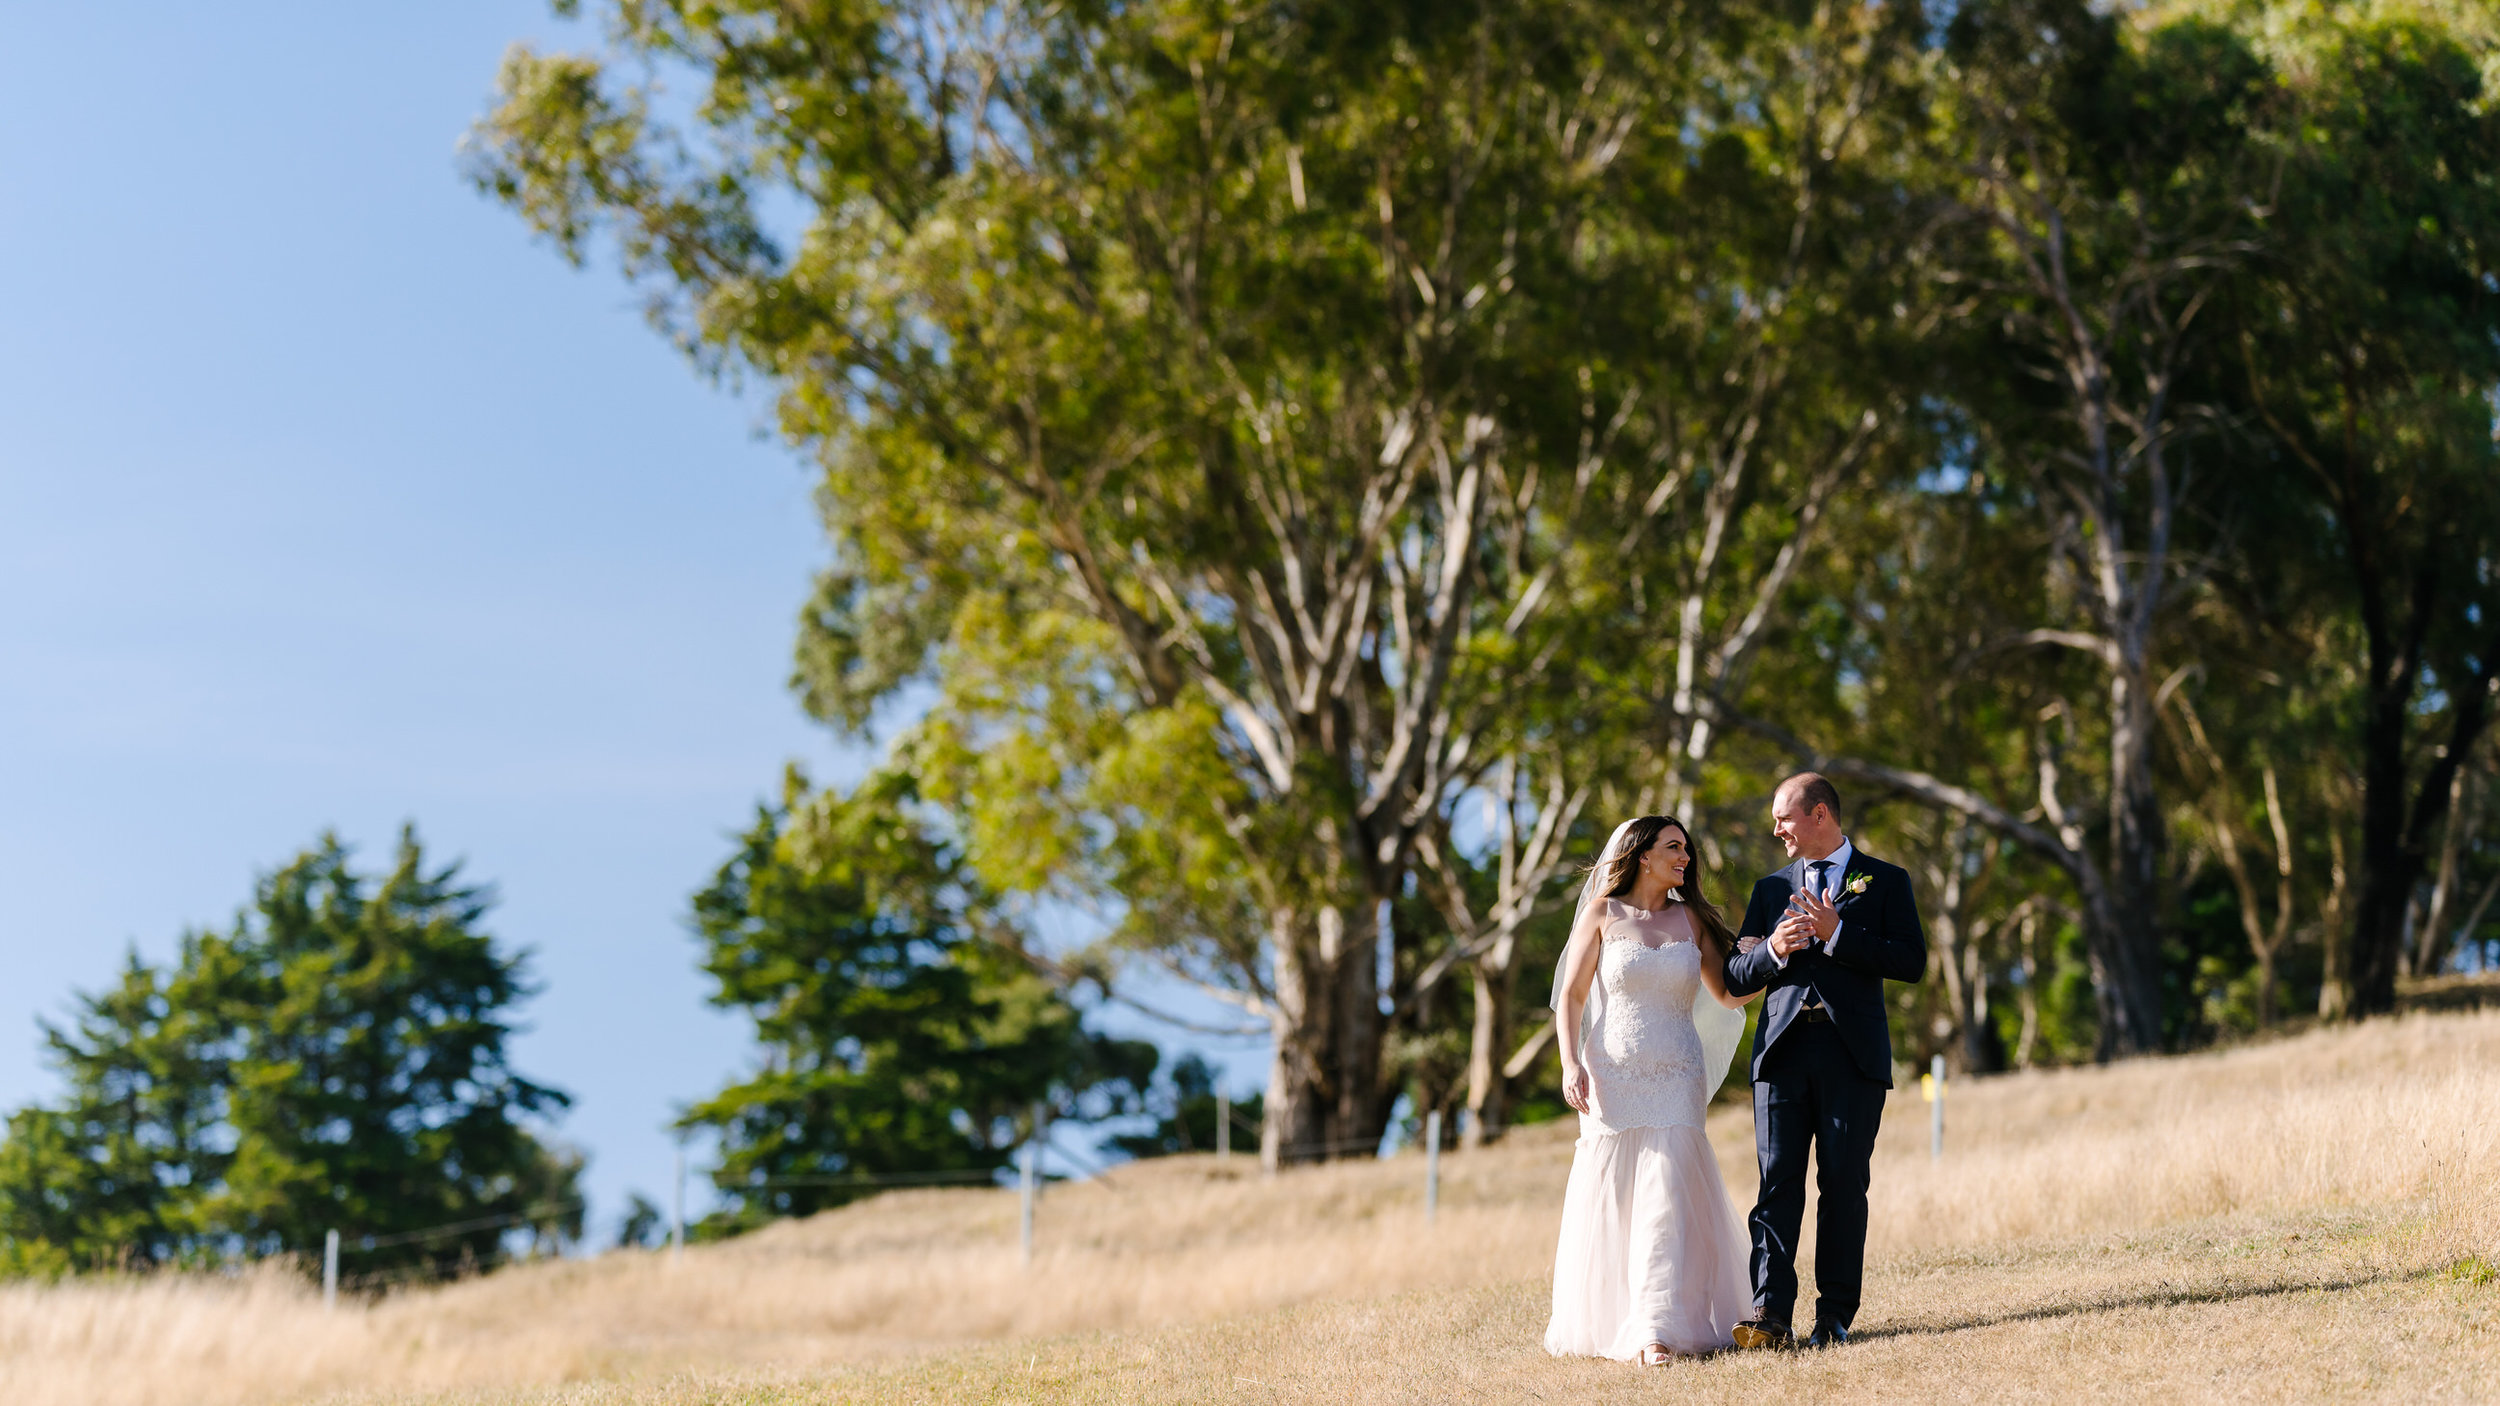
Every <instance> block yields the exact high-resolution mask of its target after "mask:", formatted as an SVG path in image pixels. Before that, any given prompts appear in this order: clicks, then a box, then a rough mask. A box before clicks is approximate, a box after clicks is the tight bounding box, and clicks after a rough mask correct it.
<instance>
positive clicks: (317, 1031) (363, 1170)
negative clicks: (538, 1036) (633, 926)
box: [0, 831, 581, 1274]
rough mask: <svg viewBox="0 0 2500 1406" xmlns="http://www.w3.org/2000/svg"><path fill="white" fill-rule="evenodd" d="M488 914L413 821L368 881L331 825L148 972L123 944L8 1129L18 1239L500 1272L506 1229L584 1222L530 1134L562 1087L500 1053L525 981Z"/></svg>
mask: <svg viewBox="0 0 2500 1406" xmlns="http://www.w3.org/2000/svg"><path fill="white" fill-rule="evenodd" d="M490 903H491V898H490V897H489V895H488V894H487V893H486V892H485V891H484V890H481V889H477V888H473V887H467V886H464V885H462V884H461V883H460V882H459V879H458V874H457V867H456V866H453V867H447V868H443V869H439V870H434V871H431V872H429V871H428V870H427V868H426V867H425V860H424V854H423V851H422V848H421V847H420V845H419V844H418V841H417V839H416V836H415V834H414V832H413V831H409V832H404V833H403V834H402V836H401V838H400V843H399V849H398V853H397V855H396V857H395V861H394V863H393V865H392V867H391V868H390V869H389V870H388V871H386V872H385V873H383V874H381V875H379V876H367V875H360V874H358V873H357V872H355V870H354V868H353V867H352V865H351V863H350V855H349V852H348V850H347V849H346V848H345V847H344V846H343V845H341V844H340V843H339V842H338V840H337V839H336V838H334V837H324V839H323V840H322V841H321V843H320V844H319V845H318V846H316V847H315V848H313V849H312V850H309V851H307V852H305V853H304V854H303V855H301V856H299V857H298V858H297V859H296V860H294V861H293V862H292V863H290V864H288V865H287V866H286V867H284V868H282V869H280V870H278V871H277V872H276V873H274V874H271V875H270V876H269V877H268V878H266V879H264V880H263V881H262V882H261V884H260V885H259V889H258V892H257V894H256V896H255V899H254V903H253V905H252V907H251V908H250V909H248V910H247V911H246V912H245V913H244V914H243V915H242V916H241V917H240V918H238V920H237V921H236V923H235V925H234V927H233V928H232V929H230V930H227V931H224V932H216V931H211V932H199V933H193V934H190V935H187V936H186V937H185V938H184V939H183V941H182V945H181V949H180V951H179V953H178V955H177V957H176V959H175V960H174V962H172V963H171V964H170V965H168V966H165V967H162V968H159V967H154V966H151V965H149V964H147V963H144V962H141V961H140V960H139V959H138V958H136V957H135V956H134V957H132V958H131V959H130V961H129V962H128V963H127V965H126V966H125V969H124V972H123V975H122V979H121V981H120V982H119V983H118V984H117V985H115V986H114V987H112V988H110V989H108V990H106V991H104V992H101V993H97V994H94V995H89V996H84V997H82V998H80V1001H79V1011H78V1015H77V1018H76V1020H75V1022H74V1023H73V1025H72V1026H71V1028H68V1029H51V1030H48V1031H47V1041H48V1043H49V1045H50V1046H51V1050H52V1053H53V1057H54V1060H55V1062H56V1063H57V1064H58V1065H59V1067H60V1068H61V1071H62V1073H63V1075H64V1077H65V1079H66V1081H67V1083H68V1085H69V1088H68V1092H67V1096H66V1098H65V1100H64V1101H63V1103H62V1104H61V1105H60V1106H59V1107H56V1108H42V1107H36V1108H29V1109H25V1110H21V1111H20V1112H19V1113H17V1114H16V1115H14V1116H13V1117H12V1119H11V1121H10V1134H9V1138H8V1141H7V1142H6V1143H5V1144H0V1230H4V1231H5V1234H6V1235H7V1236H8V1238H9V1240H10V1241H11V1242H12V1245H13V1250H12V1254H13V1255H14V1256H15V1257H16V1258H17V1259H18V1260H19V1262H20V1263H21V1264H23V1265H26V1266H28V1267H36V1266H40V1265H43V1264H53V1265H66V1266H71V1267H93V1266H110V1265H133V1266H146V1265H162V1264H171V1263H184V1262H206V1261H216V1260H224V1259H230V1258H234V1257H237V1256H247V1257H248V1256H262V1255H274V1254H283V1253H297V1254H302V1253H307V1252H312V1251H316V1250H317V1249H318V1247H319V1246H320V1244H321V1242H322V1239H323V1236H324V1234H325V1233H326V1232H327V1231H329V1230H332V1229H337V1230H340V1231H342V1232H343V1233H344V1234H345V1235H346V1236H347V1237H348V1240H347V1244H348V1247H349V1249H350V1250H351V1251H352V1252H353V1253H351V1255H350V1257H349V1265H348V1267H349V1270H350V1272H351V1273H355V1274H366V1273H393V1272H426V1271H439V1270H446V1269H450V1268H453V1267H456V1266H458V1265H461V1264H474V1263H481V1262H488V1261H491V1260H492V1259H494V1258H496V1257H497V1256H498V1255H499V1253H500V1246H501V1243H502V1240H503V1238H504V1236H505V1235H506V1234H507V1233H509V1232H510V1231H511V1230H513V1229H515V1228H520V1229H524V1230H527V1231H531V1232H534V1233H535V1234H536V1235H537V1236H538V1237H539V1238H540V1239H541V1240H542V1241H546V1240H552V1239H557V1238H569V1237H572V1236H576V1235H578V1234H579V1226H580V1215H581V1212H580V1199H579V1197H578V1195H577V1194H576V1191H575V1179H576V1177H577V1174H578V1172H579V1165H580V1164H579V1161H578V1159H577V1158H575V1157H573V1156H572V1155H571V1154H568V1153H565V1152H563V1151H561V1150H558V1149H556V1148H553V1147H551V1146H550V1145H549V1144H547V1143H546V1142H544V1141H542V1140H541V1139H540V1137H539V1136H538V1135H537V1134H536V1133H534V1132H533V1131H532V1130H531V1127H530V1126H529V1124H530V1123H531V1122H532V1121H535V1120H536V1119H538V1118H541V1117H544V1116H546V1115H549V1114H552V1113H554V1112H555V1111H556V1110H558V1109H561V1108H562V1107H563V1106H564V1105H565V1102H566V1100H565V1096H564V1095H563V1094H561V1093H558V1092H557V1091H555V1090H553V1089H550V1088H547V1087H545V1086H543V1085H540V1084H537V1083H534V1082H532V1081H530V1080H528V1079H526V1078H523V1077H521V1076H520V1075H519V1074H517V1073H515V1072H514V1071H513V1070H512V1068H511V1065H510V1062H509V1059H508V1056H507V1054H506V1051H505V1045H506V1042H507V1041H508V1039H509V1037H510V1035H511V1033H512V1027H511V1025H510V1023H509V1011H510V1008H511V1007H512V1006H513V1005H515V1004H516V1003H518V1002H519V1001H520V1000H522V999H524V998H525V997H526V996H527V995H528V994H530V988H529V986H528V984H527V981H526V979H525V976H524V973H523V958H521V957H520V956H518V955H513V954H507V953H505V952H502V951H499V950H497V948H496V945H495V942H494V940H493V939H492V937H490V936H489V935H488V934H486V933H485V932H483V931H481V930H480V926H479V925H480V923H481V921H482V920H483V918H484V916H485V914H486V912H487V909H488V907H489V906H490ZM446 1224H452V1225H458V1226H462V1227H463V1228H461V1229H457V1230H454V1231H451V1232H448V1233H442V1234H436V1233H434V1232H436V1231H437V1230H439V1228H440V1227H443V1226H445V1225H446ZM368 1238H371V1239H375V1240H380V1241H382V1242H384V1243H382V1244H380V1245H376V1246H371V1247H367V1246H366V1245H365V1241H366V1240H367V1239H368Z"/></svg>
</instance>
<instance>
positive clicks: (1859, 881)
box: [1840, 874, 1875, 894]
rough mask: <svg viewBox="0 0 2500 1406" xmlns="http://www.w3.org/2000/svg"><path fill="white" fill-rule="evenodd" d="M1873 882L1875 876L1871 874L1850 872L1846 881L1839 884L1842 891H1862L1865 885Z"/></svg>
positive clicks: (1855, 892)
mask: <svg viewBox="0 0 2500 1406" xmlns="http://www.w3.org/2000/svg"><path fill="white" fill-rule="evenodd" d="M1873 882H1875V876H1874V875H1872V874H1852V875H1850V876H1849V878H1848V880H1847V881H1846V882H1844V883H1843V884H1841V886H1840V888H1841V892H1843V893H1852V894H1857V893H1864V892H1866V886H1867V885H1868V884H1871V883H1873Z"/></svg>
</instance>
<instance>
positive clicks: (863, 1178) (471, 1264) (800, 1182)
mask: <svg viewBox="0 0 2500 1406" xmlns="http://www.w3.org/2000/svg"><path fill="white" fill-rule="evenodd" d="M1219 1117H1220V1118H1221V1120H1222V1122H1223V1123H1224V1124H1225V1125H1226V1127H1227V1130H1228V1131H1238V1132H1241V1133H1243V1134H1245V1135H1246V1136H1247V1137H1248V1139H1249V1145H1250V1146H1251V1147H1252V1148H1255V1147H1257V1146H1258V1145H1259V1140H1260V1138H1261V1137H1262V1135H1263V1133H1264V1131H1265V1129H1264V1128H1263V1127H1262V1126H1261V1125H1260V1124H1259V1123H1256V1122H1252V1121H1251V1120H1250V1119H1248V1118H1245V1117H1243V1116H1242V1114H1241V1113H1240V1112H1239V1110H1237V1109H1235V1108H1233V1107H1232V1106H1231V1105H1230V1102H1229V1101H1226V1103H1225V1106H1224V1107H1223V1108H1222V1109H1221V1110H1220V1113H1219ZM1432 1121H1433V1123H1434V1124H1435V1125H1436V1131H1437V1125H1438V1123H1439V1121H1440V1120H1439V1118H1438V1117H1437V1116H1436V1117H1435V1118H1434V1119H1433V1120H1432ZM1384 1140H1385V1139H1384V1138H1383V1137H1363V1138H1337V1139H1326V1140H1317V1141H1309V1142H1295V1143H1286V1144H1284V1145H1283V1146H1280V1147H1279V1148H1277V1149H1276V1153H1277V1160H1278V1161H1279V1162H1280V1163H1301V1162H1313V1161H1319V1160H1323V1159H1326V1158H1330V1157H1336V1156H1341V1155H1343V1154H1345V1153H1350V1152H1372V1153H1377V1152H1379V1150H1380V1148H1381V1145H1382V1143H1383V1141H1384ZM1046 1146H1047V1150H1048V1151H1049V1152H1050V1153H1052V1154H1053V1155H1055V1156H1056V1157H1057V1158H1058V1159H1060V1160H1061V1161H1064V1162H1067V1163H1070V1164H1074V1165H1076V1166H1077V1168H1078V1170H1080V1171H1082V1172H1084V1173H1086V1174H1087V1176H1088V1178H1089V1179H1090V1180H1091V1181H1093V1182H1095V1183H1098V1184H1100V1185H1103V1186H1105V1187H1107V1188H1109V1189H1112V1190H1116V1191H1121V1192H1123V1193H1124V1194H1125V1192H1126V1190H1127V1187H1126V1185H1125V1183H1122V1182H1120V1181H1119V1180H1118V1179H1116V1178H1115V1177H1114V1176H1113V1174H1112V1172H1111V1169H1110V1168H1109V1167H1107V1166H1104V1165H1102V1164H1100V1163H1095V1162H1093V1161H1092V1160H1091V1159H1089V1158H1084V1157H1080V1156H1077V1155H1076V1154H1074V1153H1071V1152H1069V1151H1068V1150H1067V1149H1066V1148H1063V1147H1056V1146H1048V1145H1047V1142H1046V1140H1042V1139H1036V1140H1031V1141H1028V1142H1027V1143H1026V1144H1024V1149H1023V1151H1022V1152H1021V1153H1020V1157H1021V1159H1022V1160H1021V1165H1020V1166H999V1167H988V1168H975V1167H958V1168H942V1169H933V1170H928V1171H901V1172H829V1173H825V1174H822V1175H803V1176H776V1177H758V1178H753V1179H748V1180H740V1181H730V1182H715V1183H714V1186H715V1188H716V1189H717V1190H719V1191H721V1192H724V1193H728V1194H731V1195H738V1194H741V1193H748V1192H765V1191H774V1190H801V1189H826V1188H842V1187H858V1188H862V1189H868V1190H878V1189H889V1188H890V1189H903V1188H909V1187H948V1186H960V1187H982V1186H988V1187H998V1188H1001V1189H1005V1188H1008V1187H1011V1186H1012V1187H1016V1188H1017V1189H1019V1191H1020V1194H1021V1195H1022V1196H1023V1197H1024V1198H1025V1201H1026V1212H1025V1216H1024V1232H1023V1234H1024V1240H1025V1256H1026V1258H1027V1260H1028V1261H1029V1260H1030V1258H1031V1254H1032V1228H1031V1227H1032V1212H1031V1206H1032V1202H1033V1199H1034V1198H1035V1197H1036V1195H1037V1194H1038V1192H1039V1190H1040V1184H1041V1182H1042V1181H1043V1180H1045V1179H1046V1178H1045V1175H1044V1174H1043V1173H1042V1172H1041V1171H1040V1168H1039V1161H1038V1158H1035V1157H1032V1156H1031V1155H1030V1154H1031V1153H1033V1152H1038V1151H1040V1150H1042V1149H1043V1148H1044V1147H1046ZM1229 1151H1230V1139H1229V1138H1226V1139H1222V1140H1220V1141H1219V1155H1221V1154H1222V1153H1224V1152H1229ZM1428 1163H1429V1167H1428V1170H1427V1173H1426V1179H1427V1185H1426V1197H1427V1205H1428V1206H1429V1205H1430V1204H1432V1202H1433V1200H1434V1199H1436V1198H1437V1193H1438V1189H1439V1188H1438V1186H1437V1182H1438V1180H1439V1178H1438V1172H1439V1159H1438V1158H1437V1157H1433V1158H1429V1159H1428ZM678 1175H679V1178H680V1185H679V1187H678V1195H677V1206H678V1209H677V1210H676V1212H675V1213H674V1215H673V1217H672V1223H671V1225H670V1227H669V1240H668V1243H669V1244H670V1245H671V1246H678V1247H682V1245H683V1244H684V1235H685V1217H684V1209H683V1206H684V1185H683V1179H684V1175H685V1172H684V1167H683V1164H682V1162H681V1164H680V1169H679V1173H678ZM1011 1176H1012V1177H1013V1180H1008V1179H1007V1178H1009V1177H1011ZM587 1204H588V1203H587V1202H586V1200H585V1199H584V1198H582V1197H579V1196H570V1197H563V1198H560V1199H557V1200H551V1201H541V1202H537V1203H535V1204H532V1205H529V1206H525V1207H522V1208H520V1209H519V1210H514V1211H508V1212H503V1213H501V1214H497V1215H491V1216H472V1217H469V1218H467V1219H464V1220H456V1221H446V1222H444V1223H443V1224H441V1225H430V1226H423V1227H419V1228H417V1229H413V1230H399V1231H391V1232H389V1233H387V1234H381V1235H355V1234H347V1233H342V1232H339V1231H332V1232H330V1236H329V1239H328V1242H327V1244H326V1245H325V1246H324V1253H323V1257H322V1290H323V1294H324V1296H325V1297H326V1298H329V1299H331V1300H332V1301H335V1299H336V1297H337V1295H338V1293H339V1292H340V1291H341V1290H345V1291H347V1292H349V1293H355V1294H364V1295H373V1294H378V1293H386V1292H388V1291H390V1290H392V1289H397V1288H403V1287H407V1286H410V1285H414V1284H424V1283H443V1282H447V1281H451V1280H456V1279H462V1278H469V1277H473V1276H475V1275H479V1274H484V1273H486V1272H487V1271H489V1270H492V1269H496V1268H499V1267H501V1266H504V1265H508V1264H513V1263H516V1262H520V1261H525V1260H532V1259H543V1258H546V1257H547V1252H546V1249H545V1247H544V1245H543V1243H541V1241H540V1238H539V1237H537V1236H532V1237H531V1241H530V1243H528V1244H525V1245H517V1246H516V1245H510V1244H506V1243H503V1241H502V1240H501V1239H498V1241H497V1243H496V1244H495V1245H494V1246H493V1247H492V1248H490V1249H485V1250H480V1249H478V1248H477V1247H475V1246H473V1245H472V1246H464V1247H462V1249H461V1251H460V1254H459V1255H458V1256H457V1257H456V1258H446V1257H440V1256H428V1257H426V1258H423V1259H419V1260H416V1261H413V1262H410V1263H406V1264H399V1265H393V1266H390V1267H388V1268H381V1269H373V1270H367V1271H364V1272H360V1273H351V1272H342V1266H341V1264H340V1261H341V1259H342V1257H344V1256H347V1255H363V1254H371V1253H374V1252H377V1251H382V1250H391V1249H399V1248H402V1247H405V1246H410V1245H420V1246H422V1245H433V1244H439V1243H441V1242H444V1241H447V1240H457V1239H460V1238H463V1237H473V1236H477V1235H480V1234H482V1233H484V1232H486V1231H498V1232H508V1231H512V1230H517V1229H520V1228H523V1227H532V1228H535V1227H541V1226H545V1225H547V1224H548V1223H549V1222H550V1221H553V1220H556V1219H558V1218H560V1217H564V1216H568V1215H571V1214H573V1213H575V1212H578V1211H582V1210H584V1209H586V1208H587Z"/></svg>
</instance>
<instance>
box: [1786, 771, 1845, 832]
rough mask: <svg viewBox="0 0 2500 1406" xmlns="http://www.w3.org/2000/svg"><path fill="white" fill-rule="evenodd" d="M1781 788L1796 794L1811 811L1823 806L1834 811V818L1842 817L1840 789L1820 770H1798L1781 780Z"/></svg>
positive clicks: (1798, 799) (1800, 801)
mask: <svg viewBox="0 0 2500 1406" xmlns="http://www.w3.org/2000/svg"><path fill="white" fill-rule="evenodd" d="M1780 790H1782V791H1786V792H1788V793H1790V794H1791V795H1794V796H1795V797H1796V798H1797V803H1798V804H1799V805H1802V806H1804V807H1805V808H1806V810H1807V811H1808V812H1809V813H1811V812H1812V811H1813V810H1814V808H1815V807H1816V806H1821V807H1823V808H1824V809H1825V810H1828V811H1830V812H1831V813H1832V819H1834V820H1838V819H1840V790H1839V788H1838V787H1836V786H1834V785H1832V783H1831V782H1830V781H1829V780H1828V779H1826V778H1825V777H1824V775H1823V774H1822V773H1821V772H1819V771H1801V772H1798V773H1797V774H1796V775H1795V776H1792V777H1790V778H1788V779H1787V780H1786V781H1783V782H1781V783H1780Z"/></svg>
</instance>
